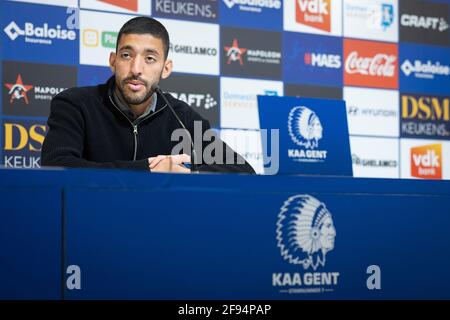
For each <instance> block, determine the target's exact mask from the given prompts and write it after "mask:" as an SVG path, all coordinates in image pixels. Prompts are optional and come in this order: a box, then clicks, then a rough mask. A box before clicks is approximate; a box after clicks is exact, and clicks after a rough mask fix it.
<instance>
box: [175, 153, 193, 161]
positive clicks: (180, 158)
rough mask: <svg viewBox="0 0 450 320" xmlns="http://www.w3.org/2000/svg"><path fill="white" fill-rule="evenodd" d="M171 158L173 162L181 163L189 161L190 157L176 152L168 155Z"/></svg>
mask: <svg viewBox="0 0 450 320" xmlns="http://www.w3.org/2000/svg"><path fill="white" fill-rule="evenodd" d="M170 157H171V158H172V162H173V163H175V164H182V163H191V157H190V156H188V155H187V154H185V153H183V154H176V155H173V156H170Z"/></svg>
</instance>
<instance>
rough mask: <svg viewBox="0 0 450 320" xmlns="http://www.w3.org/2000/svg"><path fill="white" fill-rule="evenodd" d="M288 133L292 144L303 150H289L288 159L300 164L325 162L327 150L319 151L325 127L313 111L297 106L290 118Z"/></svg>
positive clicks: (292, 110) (291, 112) (290, 113)
mask: <svg viewBox="0 0 450 320" xmlns="http://www.w3.org/2000/svg"><path fill="white" fill-rule="evenodd" d="M288 131H289V136H290V137H291V140H292V142H294V143H295V144H296V145H297V146H299V147H301V149H288V157H289V158H291V159H293V160H294V161H299V162H324V161H325V160H326V158H327V151H326V150H319V149H318V148H319V140H320V139H322V137H323V127H322V124H321V123H320V119H319V117H318V116H317V115H316V114H315V112H314V111H312V110H311V109H309V108H307V107H304V106H297V107H294V108H292V109H291V111H290V112H289V116H288Z"/></svg>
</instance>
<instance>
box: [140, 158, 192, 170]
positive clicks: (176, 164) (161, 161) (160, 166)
mask: <svg viewBox="0 0 450 320" xmlns="http://www.w3.org/2000/svg"><path fill="white" fill-rule="evenodd" d="M190 162H191V157H189V156H188V155H187V154H180V155H173V156H165V155H159V156H157V157H150V158H148V166H149V168H150V171H152V172H180V173H189V172H191V170H190V169H189V168H186V167H185V166H184V165H183V163H190Z"/></svg>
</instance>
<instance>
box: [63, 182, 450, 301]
mask: <svg viewBox="0 0 450 320" xmlns="http://www.w3.org/2000/svg"><path fill="white" fill-rule="evenodd" d="M214 179H217V178H214ZM220 179H221V180H229V179H232V178H230V177H221V178H220ZM258 181H259V180H258V179H254V180H253V182H254V183H255V188H257V187H256V185H257V184H259V185H260V186H261V188H258V189H259V190H258V191H255V192H244V193H242V192H241V193H237V192H232V191H220V190H212V191H203V192H201V193H200V192H198V191H193V190H191V191H190V190H187V189H183V188H180V189H178V190H177V188H173V189H172V190H167V191H157V192H155V191H153V192H152V191H151V190H148V189H147V190H145V189H143V190H142V191H132V190H106V189H103V190H101V189H100V190H92V189H91V190H89V189H85V190H82V189H78V190H77V189H74V190H69V191H68V192H67V197H66V199H67V201H66V213H67V233H66V239H67V244H66V246H67V251H66V252H67V257H66V263H67V264H76V265H79V266H80V268H81V270H82V290H80V291H77V290H73V291H69V290H67V291H66V297H67V298H69V299H92V298H95V299H98V298H101V299H103V298H107V299H124V298H125V299H318V298H319V299H344V298H352V299H390V298H399V299H406V298H412V299H428V298H430V299H432V298H436V299H441V298H450V294H449V292H448V290H447V288H448V286H449V285H450V277H448V270H449V268H450V257H449V255H447V254H443V253H444V252H446V251H447V249H448V247H449V245H450V238H449V237H448V236H446V235H447V234H448V232H447V230H448V228H449V227H450V217H449V216H448V212H450V197H449V196H431V195H401V194H402V190H401V188H400V189H399V190H398V193H397V194H387V193H386V194H379V195H374V194H357V193H342V192H343V190H344V188H342V186H343V185H341V183H340V181H339V179H335V180H333V182H330V181H332V180H330V181H329V182H330V184H331V187H332V189H334V192H331V193H329V192H318V193H312V194H311V193H308V191H309V190H310V189H309V188H308V187H307V183H298V187H297V192H295V193H292V192H289V193H286V192H279V193H278V192H266V191H265V190H264V189H266V190H267V189H268V188H264V187H263V185H265V184H262V183H261V181H259V182H258ZM216 182H217V181H216ZM355 183H356V184H361V185H363V184H364V181H360V182H355ZM303 194H310V195H311V196H313V197H314V198H316V199H317V200H319V202H322V203H323V204H324V205H325V206H326V208H327V209H328V210H329V212H330V214H331V216H332V220H333V223H334V228H335V233H334V237H335V242H334V247H333V249H332V250H330V251H329V252H328V253H327V254H326V256H325V262H324V265H323V266H322V265H319V266H318V267H317V268H316V269H315V270H314V269H313V268H312V267H309V268H307V269H304V268H303V266H301V265H298V264H291V263H289V262H288V261H286V260H284V259H283V257H282V255H281V253H280V249H279V247H278V246H277V243H278V242H277V222H278V221H279V213H280V209H281V207H282V206H283V204H284V203H285V201H286V200H288V199H290V198H291V197H292V196H295V195H303ZM80 199H83V201H80ZM174 199H176V201H174ZM218 204H219V205H218ZM370 265H378V266H379V267H380V268H381V290H374V291H371V290H368V289H367V286H366V281H367V278H368V277H369V275H368V274H367V273H366V269H367V267H369V266H370ZM431 270H432V272H431ZM296 273H297V274H299V275H300V277H302V279H303V283H302V284H301V285H298V284H291V285H290V284H287V283H285V282H284V281H282V282H283V283H282V284H280V281H279V279H278V282H277V281H275V284H276V285H274V277H275V278H277V277H278V276H277V274H282V275H283V276H282V278H281V279H284V277H286V276H285V274H290V275H292V277H293V275H294V274H296ZM327 276H328V277H331V279H335V280H332V281H331V283H330V282H328V283H325V284H324V283H322V282H320V283H319V282H317V283H315V284H314V283H313V284H311V283H308V279H310V277H316V278H321V277H327ZM321 279H322V278H321ZM316 281H325V280H316ZM325 282H326V281H325ZM306 289H308V290H313V292H314V293H311V292H309V293H306V292H305V290H306ZM289 290H290V291H291V293H288V292H289ZM301 290H303V292H302V293H299V291H301ZM314 290H315V291H314Z"/></svg>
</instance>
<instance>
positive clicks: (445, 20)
mask: <svg viewBox="0 0 450 320" xmlns="http://www.w3.org/2000/svg"><path fill="white" fill-rule="evenodd" d="M399 24H400V41H402V42H403V41H404V42H418V43H428V44H433V45H440V46H448V45H449V44H450V41H449V39H450V37H449V36H450V26H449V5H448V4H444V3H434V2H430V1H416V0H401V2H400V21H399Z"/></svg>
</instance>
